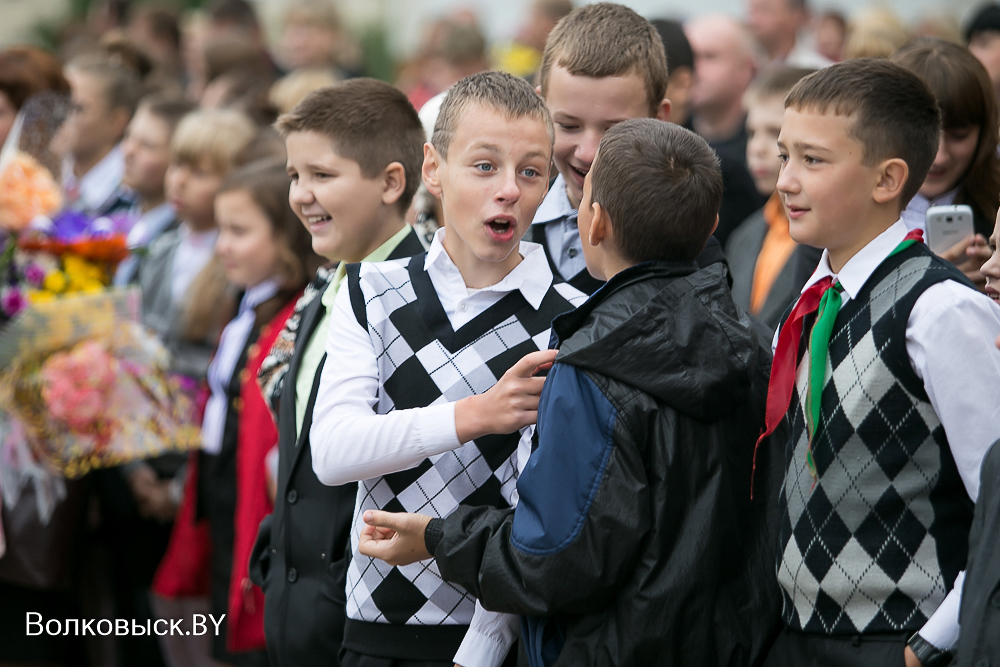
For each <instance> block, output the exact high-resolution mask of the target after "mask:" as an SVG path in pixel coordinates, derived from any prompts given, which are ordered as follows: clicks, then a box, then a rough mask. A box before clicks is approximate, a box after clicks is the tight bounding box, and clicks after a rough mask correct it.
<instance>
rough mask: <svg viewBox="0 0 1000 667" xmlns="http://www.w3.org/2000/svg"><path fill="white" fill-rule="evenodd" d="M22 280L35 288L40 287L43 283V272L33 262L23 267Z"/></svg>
mask: <svg viewBox="0 0 1000 667" xmlns="http://www.w3.org/2000/svg"><path fill="white" fill-rule="evenodd" d="M23 273H24V279H25V280H27V281H28V282H29V283H31V284H32V285H34V286H35V287H41V286H42V283H43V282H45V270H44V269H42V267H40V266H38V265H37V264H35V263H34V262H32V263H30V264H28V265H27V266H26V267H24V272H23Z"/></svg>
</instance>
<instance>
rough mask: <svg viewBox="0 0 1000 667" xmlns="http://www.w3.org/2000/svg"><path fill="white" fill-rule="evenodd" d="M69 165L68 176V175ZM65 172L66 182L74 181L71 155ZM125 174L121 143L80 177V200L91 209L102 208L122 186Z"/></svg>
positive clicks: (64, 169)
mask: <svg viewBox="0 0 1000 667" xmlns="http://www.w3.org/2000/svg"><path fill="white" fill-rule="evenodd" d="M67 166H68V177H67V176H66V174H67V168H66V167H67ZM63 174H64V178H63V182H64V183H70V182H72V179H73V161H72V158H71V157H67V162H66V163H64V167H63ZM124 176H125V157H124V156H123V155H122V149H121V145H120V144H119V145H118V146H115V147H114V148H112V149H111V150H110V151H109V152H108V154H107V155H105V156H104V157H103V158H101V161H100V162H98V163H97V164H95V165H94V166H93V167H92V168H91V169H90V171H88V172H87V173H86V174H84V175H83V176H82V177H81V178H80V181H79V186H80V200H81V201H82V202H83V204H84V206H85V207H86V208H88V209H90V210H95V209H98V208H100V207H101V205H102V204H103V203H105V202H106V201H108V200H109V199H111V195H113V194H114V193H115V191H116V190H117V189H118V188H119V187H120V186H121V184H122V178H123V177H124Z"/></svg>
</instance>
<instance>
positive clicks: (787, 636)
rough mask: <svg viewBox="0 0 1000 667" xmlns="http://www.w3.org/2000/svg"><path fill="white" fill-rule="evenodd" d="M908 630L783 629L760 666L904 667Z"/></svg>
mask: <svg viewBox="0 0 1000 667" xmlns="http://www.w3.org/2000/svg"><path fill="white" fill-rule="evenodd" d="M911 634H912V633H911V632H903V633H890V634H871V635H854V636H844V637H833V636H829V635H818V634H809V633H805V632H796V631H794V630H789V629H787V628H786V629H784V630H782V631H781V632H780V633H779V634H778V637H777V639H775V641H774V645H773V646H772V647H771V651H770V653H768V655H767V659H766V660H765V661H764V667H846V666H848V665H849V666H850V667H904V665H905V664H906V661H905V658H904V657H903V651H904V650H905V649H906V642H907V640H908V639H909V638H910V635H911Z"/></svg>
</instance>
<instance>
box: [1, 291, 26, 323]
mask: <svg viewBox="0 0 1000 667" xmlns="http://www.w3.org/2000/svg"><path fill="white" fill-rule="evenodd" d="M27 307H28V300H27V299H26V298H25V297H24V294H22V293H21V290H19V289H18V288H16V287H11V288H10V289H9V290H7V291H6V292H4V294H3V296H2V297H0V310H2V311H3V312H4V314H5V315H6V316H7V317H14V316H15V315H17V314H18V313H20V312H21V311H22V310H24V309H25V308H27Z"/></svg>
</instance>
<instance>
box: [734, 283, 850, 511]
mask: <svg viewBox="0 0 1000 667" xmlns="http://www.w3.org/2000/svg"><path fill="white" fill-rule="evenodd" d="M832 286H833V277H831V276H824V277H822V278H820V279H819V280H818V281H816V282H815V283H813V284H812V285H811V286H810V287H809V289H807V290H806V291H805V292H803V293H802V296H800V297H799V300H798V301H797V302H796V304H795V308H793V309H792V314H791V315H789V316H788V320H786V321H785V324H784V325H783V326H782V327H781V331H780V332H779V333H778V347H776V348H775V350H774V361H773V362H772V363H771V379H770V381H769V382H768V384H767V408H766V410H765V412H764V426H765V428H764V432H763V433H761V435H760V438H758V439H757V444H756V445H754V450H753V466H754V469H756V467H757V448H758V447H760V443H761V441H762V440H763V439H764V438H766V437H767V436H769V435H771V434H772V433H774V429H776V428H778V424H780V423H781V420H782V419H783V418H784V416H785V412H786V411H787V410H788V404H789V403H790V402H791V400H792V388H793V387H794V386H795V365H796V363H797V362H798V358H799V342H800V341H801V340H802V321H803V320H804V319H805V318H806V315H809V314H811V313H815V312H816V311H817V310H818V309H819V302H820V300H821V299H822V298H823V293H824V292H826V291H827V290H828V289H830V288H831V287H832ZM751 484H752V483H751ZM752 497H753V487H752V486H751V498H752Z"/></svg>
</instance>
